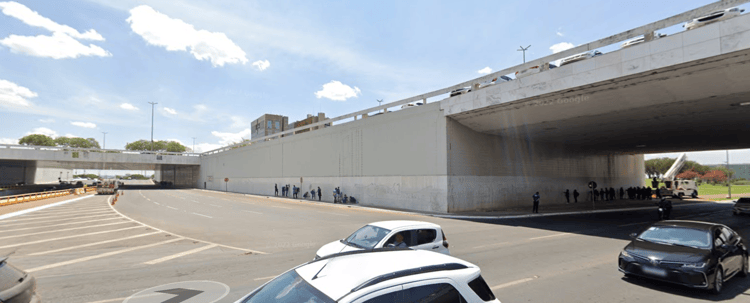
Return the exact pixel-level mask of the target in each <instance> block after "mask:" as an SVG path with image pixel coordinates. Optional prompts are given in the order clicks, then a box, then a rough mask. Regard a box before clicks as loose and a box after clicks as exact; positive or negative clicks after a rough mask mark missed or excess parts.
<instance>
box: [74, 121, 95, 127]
mask: <svg viewBox="0 0 750 303" xmlns="http://www.w3.org/2000/svg"><path fill="white" fill-rule="evenodd" d="M70 124H71V125H75V126H79V127H85V128H96V124H94V123H91V122H70Z"/></svg>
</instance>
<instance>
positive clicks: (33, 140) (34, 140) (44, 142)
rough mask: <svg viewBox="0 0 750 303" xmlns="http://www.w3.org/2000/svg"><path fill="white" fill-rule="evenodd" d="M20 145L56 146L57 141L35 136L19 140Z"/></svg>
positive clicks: (43, 136)
mask: <svg viewBox="0 0 750 303" xmlns="http://www.w3.org/2000/svg"><path fill="white" fill-rule="evenodd" d="M18 144H22V145H35V146H55V139H52V138H51V137H48V136H45V135H40V134H33V135H28V136H25V137H23V138H21V139H18Z"/></svg>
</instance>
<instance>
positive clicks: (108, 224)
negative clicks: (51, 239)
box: [0, 221, 133, 240]
mask: <svg viewBox="0 0 750 303" xmlns="http://www.w3.org/2000/svg"><path fill="white" fill-rule="evenodd" d="M130 223H133V222H128V221H122V222H115V223H107V224H99V225H90V226H81V227H74V228H68V229H56V230H47V231H40V232H36V233H30V234H21V235H12V236H5V237H0V240H4V239H10V238H18V237H27V236H36V235H42V234H49V233H56V232H61V231H71V230H77V229H86V228H94V227H102V226H110V225H118V224H130Z"/></svg>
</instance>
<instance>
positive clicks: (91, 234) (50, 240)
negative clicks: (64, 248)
mask: <svg viewBox="0 0 750 303" xmlns="http://www.w3.org/2000/svg"><path fill="white" fill-rule="evenodd" d="M143 227H144V226H131V227H125V228H120V229H113V230H103V231H97V232H92V233H87V234H79V235H72V236H65V237H59V238H52V239H44V240H37V241H31V242H26V243H16V244H10V245H4V246H0V248H9V247H18V246H24V245H31V244H39V243H45V242H52V241H58V240H66V239H72V238H79V237H85V236H93V235H99V234H105V233H111V232H117V231H123V230H128V229H134V228H143Z"/></svg>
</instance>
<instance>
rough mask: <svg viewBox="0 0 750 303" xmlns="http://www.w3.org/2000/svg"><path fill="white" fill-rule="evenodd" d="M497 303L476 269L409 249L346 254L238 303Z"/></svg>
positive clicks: (301, 269) (300, 269)
mask: <svg viewBox="0 0 750 303" xmlns="http://www.w3.org/2000/svg"><path fill="white" fill-rule="evenodd" d="M267 302H276V303H297V302H316V303H333V302H341V303H379V302H388V303H391V302H451V303H452V302H497V303H499V302H500V301H499V300H497V299H496V298H495V295H494V294H493V293H492V290H491V289H490V287H489V286H488V285H487V283H486V282H485V281H484V279H483V278H482V275H481V271H480V269H479V267H477V266H476V265H474V264H471V263H469V262H466V261H463V260H460V259H458V258H454V257H451V256H446V255H444V254H439V253H434V252H429V251H422V250H413V249H410V248H379V249H374V250H360V251H349V252H343V253H338V254H334V255H330V256H327V257H323V258H321V259H318V260H313V261H310V262H307V263H305V264H302V265H300V266H297V267H295V268H293V269H291V270H289V271H287V272H285V273H283V274H281V275H279V276H277V277H276V278H274V279H272V280H270V281H268V282H266V283H265V284H263V285H262V286H260V287H258V288H257V289H255V290H254V291H253V292H251V293H250V294H248V295H246V296H244V297H242V298H241V299H240V300H238V301H237V303H267Z"/></svg>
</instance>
